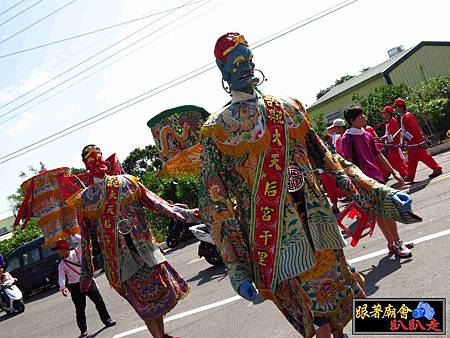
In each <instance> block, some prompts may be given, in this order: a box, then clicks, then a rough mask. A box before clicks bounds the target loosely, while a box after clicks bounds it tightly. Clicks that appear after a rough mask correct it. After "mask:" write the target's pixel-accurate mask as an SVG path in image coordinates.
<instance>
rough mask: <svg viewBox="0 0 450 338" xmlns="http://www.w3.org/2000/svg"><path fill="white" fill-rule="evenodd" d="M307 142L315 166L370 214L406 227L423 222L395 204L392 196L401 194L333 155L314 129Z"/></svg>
mask: <svg viewBox="0 0 450 338" xmlns="http://www.w3.org/2000/svg"><path fill="white" fill-rule="evenodd" d="M306 142H307V148H308V154H309V156H310V158H311V163H312V164H313V165H314V166H315V167H316V168H318V169H323V170H324V171H325V172H326V173H328V174H330V175H332V176H334V177H335V179H336V183H337V186H338V188H341V189H342V190H344V191H345V192H347V193H349V194H350V195H351V196H352V199H354V200H355V201H356V202H357V203H358V204H359V205H360V206H361V207H362V208H363V209H365V210H366V212H368V213H369V214H373V215H377V216H381V217H385V218H393V219H395V220H397V221H399V222H402V223H415V222H418V221H421V219H420V217H418V216H416V215H414V214H412V213H410V212H404V211H401V210H400V207H399V206H398V205H397V204H396V203H394V202H393V200H392V196H393V195H394V194H395V193H397V192H398V190H395V189H392V188H390V187H388V186H385V185H383V184H381V183H378V182H377V181H375V180H373V179H371V178H369V177H367V176H366V175H364V174H363V173H362V171H361V170H359V168H358V167H356V166H355V165H353V164H352V163H350V162H348V161H346V160H345V159H343V158H342V157H341V156H340V155H335V154H332V153H331V152H330V151H329V150H328V148H327V147H326V146H325V144H324V143H323V141H322V140H321V139H320V137H319V136H318V135H317V134H316V133H315V132H314V131H313V130H312V129H311V130H310V132H309V133H308V135H307V140H306Z"/></svg>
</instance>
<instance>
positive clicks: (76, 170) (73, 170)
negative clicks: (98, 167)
mask: <svg viewBox="0 0 450 338" xmlns="http://www.w3.org/2000/svg"><path fill="white" fill-rule="evenodd" d="M70 172H71V173H72V175H78V174H82V173H85V172H86V169H84V168H70Z"/></svg>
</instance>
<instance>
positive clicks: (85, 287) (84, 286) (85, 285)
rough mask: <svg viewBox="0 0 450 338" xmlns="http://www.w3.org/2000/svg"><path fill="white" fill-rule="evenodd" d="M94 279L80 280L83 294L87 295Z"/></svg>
mask: <svg viewBox="0 0 450 338" xmlns="http://www.w3.org/2000/svg"><path fill="white" fill-rule="evenodd" d="M92 282H93V281H92V278H83V279H81V280H80V290H81V293H87V292H88V291H89V288H90V287H91V284H92Z"/></svg>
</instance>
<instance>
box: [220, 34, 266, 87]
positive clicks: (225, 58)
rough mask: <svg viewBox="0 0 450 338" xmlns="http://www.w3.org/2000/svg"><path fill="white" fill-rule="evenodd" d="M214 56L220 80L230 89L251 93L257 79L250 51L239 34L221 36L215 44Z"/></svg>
mask: <svg viewBox="0 0 450 338" xmlns="http://www.w3.org/2000/svg"><path fill="white" fill-rule="evenodd" d="M214 54H215V56H216V63H217V66H218V67H219V69H220V71H221V73H222V78H223V80H224V81H226V82H228V85H229V87H230V89H232V90H237V91H245V92H253V89H254V87H255V86H256V84H257V83H258V82H259V79H258V78H256V77H255V75H254V70H255V64H254V63H253V54H252V51H251V50H250V48H249V47H248V44H247V41H246V40H245V38H244V37H243V36H242V35H241V34H239V33H227V34H225V35H223V36H221V37H220V38H219V39H218V40H217V42H216V47H215V50H214Z"/></svg>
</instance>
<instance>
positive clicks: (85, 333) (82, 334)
mask: <svg viewBox="0 0 450 338" xmlns="http://www.w3.org/2000/svg"><path fill="white" fill-rule="evenodd" d="M87 336H88V333H87V331H84V332H81V333H80V336H79V337H80V338H84V337H87Z"/></svg>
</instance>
